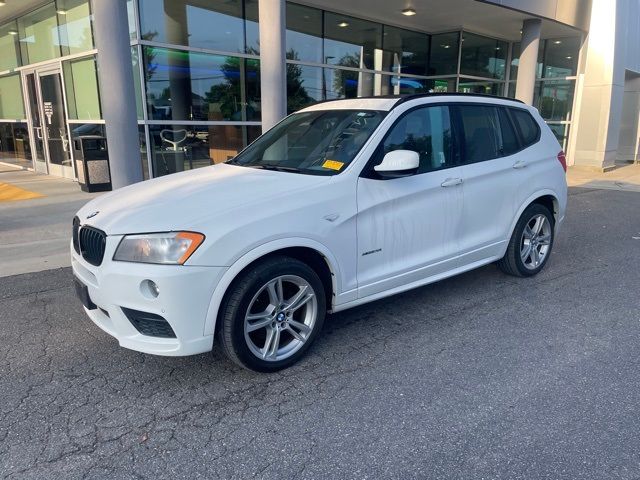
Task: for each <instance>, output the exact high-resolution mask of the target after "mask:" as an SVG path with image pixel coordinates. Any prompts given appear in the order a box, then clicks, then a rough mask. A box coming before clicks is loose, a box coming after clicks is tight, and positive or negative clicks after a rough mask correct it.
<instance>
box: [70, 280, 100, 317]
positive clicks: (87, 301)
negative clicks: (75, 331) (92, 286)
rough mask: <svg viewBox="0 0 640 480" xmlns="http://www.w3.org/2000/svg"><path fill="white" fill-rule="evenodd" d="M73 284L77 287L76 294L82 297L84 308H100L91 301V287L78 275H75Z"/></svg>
mask: <svg viewBox="0 0 640 480" xmlns="http://www.w3.org/2000/svg"><path fill="white" fill-rule="evenodd" d="M73 284H74V286H75V288H76V296H77V297H78V298H79V299H80V301H81V302H82V305H84V308H86V309H87V310H95V309H96V308H98V307H96V304H95V303H93V302H92V301H91V297H90V296H89V289H88V288H87V286H86V285H85V284H84V283H82V282H81V281H80V280H78V279H77V278H76V277H73Z"/></svg>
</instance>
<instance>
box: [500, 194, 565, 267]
mask: <svg viewBox="0 0 640 480" xmlns="http://www.w3.org/2000/svg"><path fill="white" fill-rule="evenodd" d="M553 240H554V219H553V215H552V214H551V212H550V211H549V209H548V208H546V207H545V206H543V205H540V204H537V203H534V204H533V205H529V206H528V207H527V208H526V210H525V211H524V212H523V213H522V216H521V217H520V219H519V220H518V223H517V224H516V228H515V229H514V231H513V235H512V236H511V240H510V241H509V246H508V247H507V252H506V254H505V256H504V257H503V258H502V259H501V260H500V261H499V262H498V267H499V268H500V270H502V271H503V272H505V273H507V274H509V275H514V276H517V277H530V276H533V275H536V274H537V273H539V272H540V271H541V270H542V269H543V268H544V266H545V265H546V263H547V261H548V260H549V256H550V255H551V249H552V248H553Z"/></svg>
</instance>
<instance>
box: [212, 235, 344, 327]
mask: <svg viewBox="0 0 640 480" xmlns="http://www.w3.org/2000/svg"><path fill="white" fill-rule="evenodd" d="M273 255H288V256H290V257H293V258H296V259H298V260H300V261H302V262H304V263H306V264H307V265H309V266H310V267H311V268H312V269H313V270H314V271H315V272H316V273H317V274H318V276H319V277H320V280H321V281H322V283H323V285H324V287H325V295H326V301H327V302H326V304H327V308H328V309H331V307H332V306H333V303H334V299H335V296H336V295H337V293H339V292H340V278H341V277H340V274H339V267H338V262H337V260H336V258H335V257H334V256H333V254H332V253H331V252H330V251H329V249H327V248H326V247H325V246H324V245H322V244H321V243H319V242H316V241H314V240H311V239H307V238H292V239H280V240H275V241H273V242H269V243H266V244H263V245H260V246H259V247H256V248H254V249H253V250H250V251H249V252H247V253H245V254H244V255H243V256H241V257H240V258H239V259H238V260H236V261H235V262H234V263H233V265H231V266H230V267H229V269H228V270H227V271H226V272H225V273H224V275H223V276H222V278H221V279H220V281H219V282H218V284H217V285H216V288H215V289H214V291H213V294H212V296H211V300H210V302H209V308H208V310H207V318H206V320H205V325H204V335H213V334H214V332H215V328H216V323H217V319H218V313H219V309H220V305H221V304H222V301H223V299H224V297H225V295H226V293H227V291H228V290H229V287H230V286H231V284H232V283H233V281H234V280H235V279H236V278H238V276H239V275H240V274H242V272H244V271H245V270H246V269H248V268H250V267H251V266H252V265H253V264H255V263H256V262H258V261H261V260H263V259H265V258H267V257H269V256H273Z"/></svg>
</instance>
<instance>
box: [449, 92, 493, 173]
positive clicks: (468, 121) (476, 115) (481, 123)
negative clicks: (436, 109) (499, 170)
mask: <svg viewBox="0 0 640 480" xmlns="http://www.w3.org/2000/svg"><path fill="white" fill-rule="evenodd" d="M457 108H458V111H459V112H460V119H461V121H462V129H463V132H464V149H465V163H476V162H483V161H485V160H491V159H494V158H498V157H502V156H503V153H502V149H503V146H502V143H503V142H502V138H501V137H502V135H501V131H500V119H499V117H498V109H497V108H496V107H491V106H486V105H460V106H458V107H457Z"/></svg>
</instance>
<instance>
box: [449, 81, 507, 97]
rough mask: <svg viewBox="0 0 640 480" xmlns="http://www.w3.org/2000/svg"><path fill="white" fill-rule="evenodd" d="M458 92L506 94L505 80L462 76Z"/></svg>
mask: <svg viewBox="0 0 640 480" xmlns="http://www.w3.org/2000/svg"><path fill="white" fill-rule="evenodd" d="M458 92H461V93H476V94H482V95H498V96H502V95H504V82H491V81H478V80H473V79H469V78H464V77H460V82H459V84H458Z"/></svg>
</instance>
